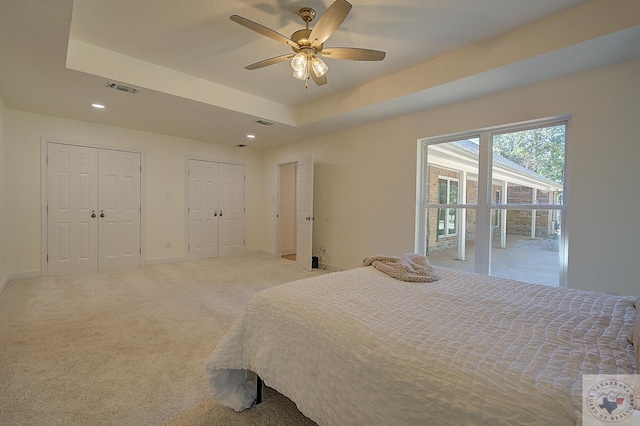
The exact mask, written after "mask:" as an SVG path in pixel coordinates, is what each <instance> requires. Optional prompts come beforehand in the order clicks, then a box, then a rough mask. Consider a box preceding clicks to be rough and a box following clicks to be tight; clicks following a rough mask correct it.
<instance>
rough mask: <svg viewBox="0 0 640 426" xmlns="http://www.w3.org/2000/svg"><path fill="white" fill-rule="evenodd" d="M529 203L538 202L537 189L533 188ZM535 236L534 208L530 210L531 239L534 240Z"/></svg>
mask: <svg viewBox="0 0 640 426" xmlns="http://www.w3.org/2000/svg"><path fill="white" fill-rule="evenodd" d="M531 201H532V202H531V204H538V190H537V189H536V188H533V199H532V200H531ZM535 238H536V210H535V209H533V210H531V239H532V240H535Z"/></svg>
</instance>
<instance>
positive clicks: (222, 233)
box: [188, 160, 245, 259]
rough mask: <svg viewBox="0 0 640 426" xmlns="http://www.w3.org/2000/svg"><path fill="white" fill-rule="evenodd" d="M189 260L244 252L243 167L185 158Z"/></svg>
mask: <svg viewBox="0 0 640 426" xmlns="http://www.w3.org/2000/svg"><path fill="white" fill-rule="evenodd" d="M188 170H189V172H188V175H189V200H188V206H189V207H188V209H189V210H188V215H189V220H188V223H189V225H188V226H189V245H188V246H189V249H188V251H189V259H202V258H207V257H218V256H233V255H239V254H243V253H244V217H245V201H244V191H245V180H244V166H243V165H239V164H227V163H218V162H214V161H206V160H189V164H188Z"/></svg>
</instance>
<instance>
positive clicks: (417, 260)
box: [362, 253, 440, 283]
mask: <svg viewBox="0 0 640 426" xmlns="http://www.w3.org/2000/svg"><path fill="white" fill-rule="evenodd" d="M362 266H373V267H374V268H376V269H377V270H378V271H380V272H384V273H385V274H387V275H389V276H390V277H392V278H395V279H397V280H400V281H408V282H414V283H428V282H431V281H437V280H439V279H440V277H439V276H438V274H436V272H435V270H434V269H433V266H431V264H430V263H429V259H427V258H426V257H425V256H422V255H419V254H414V253H407V254H404V255H402V256H401V257H392V256H378V255H376V256H371V257H367V258H365V259H364V260H363V261H362Z"/></svg>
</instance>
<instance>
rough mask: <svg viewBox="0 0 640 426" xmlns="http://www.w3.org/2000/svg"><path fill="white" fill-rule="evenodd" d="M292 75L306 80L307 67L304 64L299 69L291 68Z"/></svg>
mask: <svg viewBox="0 0 640 426" xmlns="http://www.w3.org/2000/svg"><path fill="white" fill-rule="evenodd" d="M293 76H294V77H295V78H297V79H299V80H306V79H307V67H306V66H305V67H304V68H302V69H300V70H293Z"/></svg>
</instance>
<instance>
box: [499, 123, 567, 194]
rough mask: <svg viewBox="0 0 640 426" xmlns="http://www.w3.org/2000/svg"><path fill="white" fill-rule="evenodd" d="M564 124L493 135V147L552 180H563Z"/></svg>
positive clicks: (504, 155)
mask: <svg viewBox="0 0 640 426" xmlns="http://www.w3.org/2000/svg"><path fill="white" fill-rule="evenodd" d="M564 134H565V128H564V126H552V127H543V128H538V129H532V130H524V131H520V132H514V133H504V134H501V135H496V136H494V138H493V150H494V152H496V153H497V154H500V155H501V156H502V157H504V158H506V159H508V160H511V161H513V162H514V163H518V164H520V165H521V166H523V167H526V168H527V169H529V170H531V171H533V172H536V173H538V174H539V175H542V176H544V177H546V178H547V179H550V180H552V181H555V182H558V183H563V182H564Z"/></svg>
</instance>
